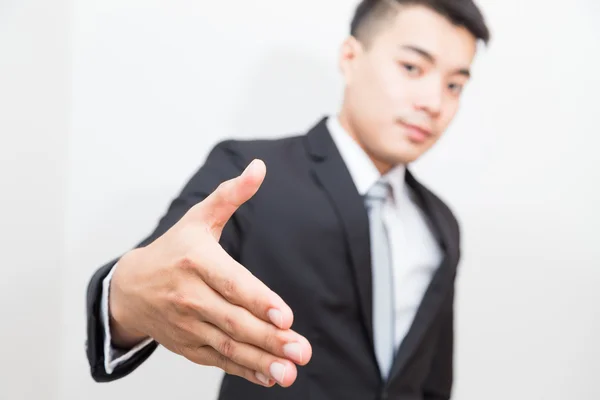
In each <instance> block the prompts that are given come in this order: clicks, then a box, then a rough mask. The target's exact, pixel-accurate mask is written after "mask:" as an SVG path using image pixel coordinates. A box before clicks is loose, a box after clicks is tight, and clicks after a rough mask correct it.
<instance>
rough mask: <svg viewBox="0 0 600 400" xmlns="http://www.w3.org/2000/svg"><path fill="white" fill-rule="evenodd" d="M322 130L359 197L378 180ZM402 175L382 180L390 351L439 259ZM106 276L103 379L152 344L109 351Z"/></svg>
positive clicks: (334, 127)
mask: <svg viewBox="0 0 600 400" xmlns="http://www.w3.org/2000/svg"><path fill="white" fill-rule="evenodd" d="M327 128H328V130H329V132H330V133H331V136H332V138H333V141H334V142H335V144H336V146H337V148H338V150H339V152H340V154H341V156H342V159H343V160H344V163H345V164H346V166H347V168H348V170H349V172H350V175H351V176H352V179H353V181H354V184H355V186H356V189H357V190H358V192H359V194H360V195H364V194H365V193H366V192H367V191H368V190H369V188H370V187H371V186H372V185H373V184H374V183H375V182H376V181H377V180H379V179H380V178H381V174H380V173H379V171H378V170H377V168H376V167H375V165H374V164H373V162H372V161H371V159H370V158H369V157H368V156H367V154H366V153H365V152H364V151H363V150H362V148H361V147H360V146H359V145H358V143H356V142H355V141H354V140H353V139H352V137H351V136H350V135H349V134H348V133H347V132H346V131H345V130H344V128H343V127H342V126H341V124H340V123H339V120H338V118H336V117H330V118H328V119H327ZM405 171H406V170H405V167H404V166H403V165H398V166H396V167H394V168H393V169H392V170H390V171H389V172H388V173H386V174H385V176H384V177H383V178H384V179H385V180H387V182H388V183H390V185H391V186H392V199H390V200H388V201H387V202H386V203H385V205H384V209H383V218H384V223H385V224H386V227H387V229H388V232H389V235H390V243H391V244H392V249H391V256H392V265H393V274H394V304H395V317H396V321H395V324H396V325H395V330H394V331H395V334H396V337H395V340H396V341H395V343H396V349H397V348H398V347H399V346H400V344H401V343H402V340H403V339H404V337H405V336H406V333H407V332H408V329H409V328H410V326H411V325H412V322H413V319H414V317H415V314H416V312H417V309H418V307H419V305H420V303H421V300H422V299H423V295H424V294H425V291H426V290H427V287H428V286H429V283H430V282H431V278H432V276H433V274H434V273H435V272H436V270H437V268H438V267H439V265H440V262H441V260H442V253H441V249H440V248H439V246H438V243H437V241H436V239H435V236H434V234H433V232H432V231H431V229H430V227H429V224H428V220H427V217H426V216H425V214H424V213H423V211H422V210H421V208H420V207H419V206H418V204H417V203H416V202H415V201H414V199H413V197H412V193H411V190H410V188H409V187H408V186H407V185H406V183H405V180H404V176H405ZM113 271H114V268H113ZM111 277H112V271H111V273H110V274H109V275H108V276H107V277H106V278H105V279H104V282H103V293H102V302H101V312H102V324H103V326H104V330H105V341H104V355H105V357H104V367H105V369H106V373H107V374H111V373H112V372H113V371H114V369H115V368H116V367H117V366H118V365H119V364H120V363H122V362H124V361H126V360H127V359H129V358H131V356H133V355H134V354H135V353H137V352H138V351H139V350H141V349H142V348H144V347H145V346H147V345H148V344H150V343H152V339H147V340H145V341H143V342H141V343H139V344H138V345H137V346H135V347H134V348H133V349H131V350H130V351H128V352H119V351H118V350H116V349H114V348H113V347H112V345H111V336H110V327H109V317H108V315H109V314H108V291H109V288H110V280H111Z"/></svg>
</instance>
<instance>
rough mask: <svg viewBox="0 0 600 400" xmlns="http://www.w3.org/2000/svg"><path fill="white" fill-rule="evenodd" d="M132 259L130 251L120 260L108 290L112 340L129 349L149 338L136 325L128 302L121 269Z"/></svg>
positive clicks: (114, 343) (115, 343) (120, 346)
mask: <svg viewBox="0 0 600 400" xmlns="http://www.w3.org/2000/svg"><path fill="white" fill-rule="evenodd" d="M129 259H130V253H127V254H126V255H125V256H123V257H122V258H121V260H119V263H118V265H117V267H116V269H115V271H114V273H113V276H112V279H111V283H110V288H109V292H108V316H109V326H110V334H111V342H112V344H113V346H115V347H118V348H122V349H129V348H131V347H134V346H135V345H136V344H138V343H140V342H141V341H143V340H144V339H146V338H147V335H145V334H144V333H143V332H141V331H140V330H139V329H138V328H137V327H136V321H135V318H134V317H133V315H132V314H131V312H130V311H131V308H130V307H129V306H127V304H131V302H130V300H127V298H126V297H127V296H126V294H125V291H124V288H123V284H122V274H121V271H122V269H123V268H124V267H125V268H127V267H126V266H125V265H126V263H127V262H128V261H129Z"/></svg>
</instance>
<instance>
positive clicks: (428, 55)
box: [401, 45, 471, 78]
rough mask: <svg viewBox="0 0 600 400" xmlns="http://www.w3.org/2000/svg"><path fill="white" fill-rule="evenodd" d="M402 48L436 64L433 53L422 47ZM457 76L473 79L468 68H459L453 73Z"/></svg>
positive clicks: (408, 46) (406, 46)
mask: <svg viewBox="0 0 600 400" xmlns="http://www.w3.org/2000/svg"><path fill="white" fill-rule="evenodd" d="M401 48H403V49H405V50H410V51H412V52H414V53H417V54H419V55H420V56H421V57H423V58H425V59H427V61H429V62H430V63H431V64H435V57H434V56H433V55H432V54H431V53H429V52H427V51H426V50H423V49H422V48H420V47H416V46H410V45H404V46H401ZM456 74H458V75H464V76H466V77H467V78H470V77H471V71H469V69H468V68H459V69H457V70H456V71H454V73H453V75H456Z"/></svg>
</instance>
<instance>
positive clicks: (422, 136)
mask: <svg viewBox="0 0 600 400" xmlns="http://www.w3.org/2000/svg"><path fill="white" fill-rule="evenodd" d="M400 125H402V127H403V128H404V130H405V132H406V134H407V135H408V138H409V139H410V140H411V141H413V142H416V143H423V142H425V141H426V140H427V139H429V138H430V137H431V136H433V132H432V131H431V130H429V129H427V128H424V127H423V126H419V125H413V124H408V123H406V122H404V121H400Z"/></svg>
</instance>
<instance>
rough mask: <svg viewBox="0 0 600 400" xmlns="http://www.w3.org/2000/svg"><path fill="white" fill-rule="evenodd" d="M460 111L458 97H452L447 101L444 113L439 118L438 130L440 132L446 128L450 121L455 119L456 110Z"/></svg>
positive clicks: (443, 109)
mask: <svg viewBox="0 0 600 400" xmlns="http://www.w3.org/2000/svg"><path fill="white" fill-rule="evenodd" d="M457 111H458V101H457V100H456V99H450V100H448V101H446V102H445V104H444V106H443V108H442V113H441V114H440V117H439V119H438V130H439V132H440V133H443V131H445V130H446V128H447V127H448V125H450V122H452V120H453V119H454V116H455V115H456V112H457Z"/></svg>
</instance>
